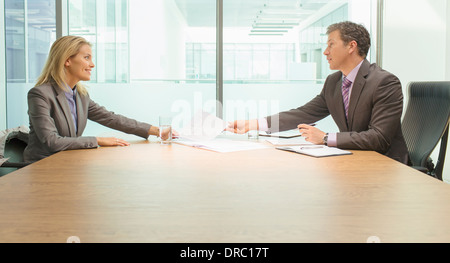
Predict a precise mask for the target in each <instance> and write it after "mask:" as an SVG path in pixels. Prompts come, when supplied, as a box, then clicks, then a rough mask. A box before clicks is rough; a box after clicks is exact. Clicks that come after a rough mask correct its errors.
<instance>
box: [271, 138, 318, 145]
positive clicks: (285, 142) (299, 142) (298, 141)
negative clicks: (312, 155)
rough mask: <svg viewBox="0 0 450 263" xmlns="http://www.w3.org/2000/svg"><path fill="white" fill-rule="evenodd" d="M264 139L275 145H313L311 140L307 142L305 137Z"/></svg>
mask: <svg viewBox="0 0 450 263" xmlns="http://www.w3.org/2000/svg"><path fill="white" fill-rule="evenodd" d="M266 141H268V142H269V143H271V144H272V145H275V146H295V145H298V146H300V145H304V146H306V145H314V144H313V143H311V142H307V141H306V140H305V137H294V138H288V139H283V138H267V139H266Z"/></svg>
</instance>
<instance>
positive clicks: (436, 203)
mask: <svg viewBox="0 0 450 263" xmlns="http://www.w3.org/2000/svg"><path fill="white" fill-rule="evenodd" d="M353 153H354V154H353V155H351V156H339V157H328V158H321V159H316V158H312V157H308V156H303V155H300V154H295V153H290V152H285V151H279V150H276V149H273V148H268V149H261V150H252V151H242V152H234V153H216V152H211V151H207V150H202V149H196V148H191V147H188V146H183V145H177V144H173V145H171V146H163V145H160V144H159V143H157V142H149V141H137V142H134V143H133V144H132V145H131V146H129V147H123V148H122V147H114V148H107V147H105V148H98V149H94V150H76V151H65V152H60V153H58V154H55V155H53V156H51V157H49V158H46V159H44V160H42V161H39V162H37V163H35V164H32V165H30V166H28V167H25V168H23V169H21V170H19V171H16V172H14V173H11V174H8V175H6V176H4V177H2V178H0V242H60V243H64V242H66V241H67V240H68V239H69V237H73V236H75V237H76V238H78V239H79V241H81V242H82V243H89V242H102V243H110V242H162V243H165V242H181V243H184V242H187V243H191V242H192V243H203V242H220V243H227V242H232V243H241V242H244V243H247V242H255V243H266V242H269V243H272V242H274V243H278V242H283V243H284V242H289V243H290V242H292V243H299V242H358V243H364V242H366V241H367V240H368V239H369V238H371V237H376V238H378V239H379V240H380V241H381V242H386V243H390V242H450V222H449V220H448V218H449V217H450V186H449V185H447V184H445V183H443V182H440V181H438V180H436V179H433V178H430V177H428V176H426V175H424V174H422V173H420V172H417V171H415V170H413V169H412V168H409V167H407V166H404V165H402V164H400V163H397V162H395V161H393V160H391V159H389V158H387V157H385V156H382V155H380V154H377V153H375V152H363V151H354V152H353ZM370 240H372V239H370Z"/></svg>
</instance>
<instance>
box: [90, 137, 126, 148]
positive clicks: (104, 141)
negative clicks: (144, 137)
mask: <svg viewBox="0 0 450 263" xmlns="http://www.w3.org/2000/svg"><path fill="white" fill-rule="evenodd" d="M97 144H98V146H130V143H129V142H127V141H125V140H122V139H119V138H114V137H97Z"/></svg>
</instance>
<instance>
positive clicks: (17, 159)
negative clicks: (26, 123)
mask: <svg viewBox="0 0 450 263" xmlns="http://www.w3.org/2000/svg"><path fill="white" fill-rule="evenodd" d="M2 139H3V142H2V143H4V145H2V146H3V152H2V153H0V163H1V165H0V177H1V176H3V175H6V174H8V173H11V172H13V171H15V170H17V169H20V168H22V167H25V166H27V165H28V163H26V162H24V160H23V151H24V150H25V147H26V146H27V144H28V133H24V132H21V131H14V132H11V133H8V134H6V135H5V138H2ZM3 158H4V159H3ZM6 158H8V160H6V161H5V159H6ZM3 161H4V162H3Z"/></svg>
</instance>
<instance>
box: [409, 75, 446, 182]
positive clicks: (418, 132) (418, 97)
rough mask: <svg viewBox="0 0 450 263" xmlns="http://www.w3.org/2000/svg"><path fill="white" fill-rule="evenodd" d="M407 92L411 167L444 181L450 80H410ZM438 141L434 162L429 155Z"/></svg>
mask: <svg viewBox="0 0 450 263" xmlns="http://www.w3.org/2000/svg"><path fill="white" fill-rule="evenodd" d="M408 95H409V101H408V106H407V108H406V112H405V115H404V117H403V121H402V131H403V135H404V137H405V140H406V145H407V147H408V152H409V156H410V159H411V163H412V166H413V167H414V168H416V169H417V170H420V171H422V172H424V173H427V174H428V175H431V176H433V177H435V178H437V179H439V180H442V169H443V166H444V160H445V152H446V150H447V139H448V128H449V118H450V82H449V81H442V82H411V83H409V85H408ZM439 141H440V142H441V146H440V150H439V157H438V160H437V162H436V165H434V163H433V160H432V159H431V158H430V155H431V153H432V152H433V150H434V148H435V147H436V145H437V144H438V142H439Z"/></svg>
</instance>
